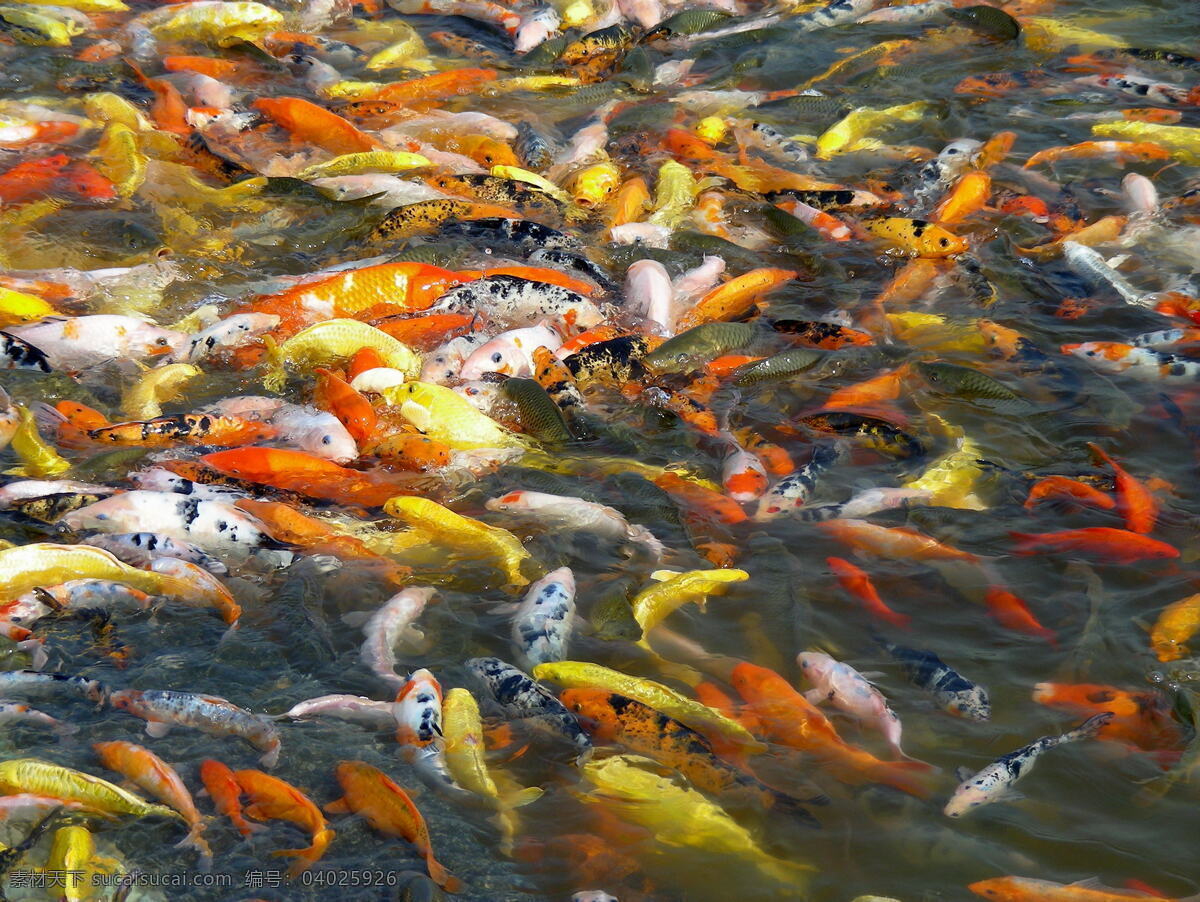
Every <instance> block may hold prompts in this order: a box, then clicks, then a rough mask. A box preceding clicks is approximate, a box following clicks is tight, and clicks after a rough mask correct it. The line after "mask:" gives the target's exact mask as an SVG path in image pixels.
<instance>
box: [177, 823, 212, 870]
mask: <svg viewBox="0 0 1200 902" xmlns="http://www.w3.org/2000/svg"><path fill="white" fill-rule="evenodd" d="M175 848H177V849H195V850H196V854H197V855H199V856H200V860H199V861H198V862H197V865H196V866H197V868H198V869H199V870H200V871H201V872H203V873H206V874H207V873H208V872H209V871H210V870H212V861H213V853H212V848H211V847H210V846H209V845H208V841H207V840H205V838H204V827H203V825H202V824H196V825H195V826H193V827H192V828H191V829H190V830H189V831H188V835H187V836H185V837H184V838H183V839H181V840H180V841H179V842H177V843H175Z"/></svg>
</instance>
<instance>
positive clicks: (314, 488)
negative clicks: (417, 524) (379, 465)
mask: <svg viewBox="0 0 1200 902" xmlns="http://www.w3.org/2000/svg"><path fill="white" fill-rule="evenodd" d="M200 462H201V463H202V464H204V465H205V466H206V467H209V468H211V469H213V470H216V471H217V472H218V473H222V474H224V475H226V476H233V477H236V478H237V479H242V480H245V481H247V482H254V483H259V484H261V485H270V486H274V487H276V488H280V489H285V490H287V491H292V492H298V493H300V494H303V495H307V496H308V497H310V498H324V499H326V500H329V501H339V502H341V503H343V504H361V505H363V506H365V507H379V506H381V505H382V504H383V503H384V502H385V501H387V500H388V499H389V498H392V497H394V496H396V495H402V494H409V493H410V492H409V490H408V489H406V488H405V484H404V481H403V480H402V479H400V478H397V477H393V476H391V475H390V474H387V473H380V472H369V471H360V470H350V469H347V468H346V467H341V466H338V465H337V464H335V463H333V462H331V461H327V460H324V459H322V458H319V457H314V456H313V455H311V454H305V453H304V452H303V451H292V450H289V449H286V448H260V447H249V448H236V449H231V450H229V451H214V452H213V453H211V454H205V455H204V456H203V457H201V458H200Z"/></svg>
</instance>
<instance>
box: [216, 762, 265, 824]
mask: <svg viewBox="0 0 1200 902" xmlns="http://www.w3.org/2000/svg"><path fill="white" fill-rule="evenodd" d="M200 782H202V783H203V784H204V791H205V792H207V793H208V794H209V796H210V797H211V798H212V800H213V804H214V805H215V806H216V808H217V811H218V812H219V813H220V814H223V815H225V816H226V817H227V818H229V820H230V822H231V823H232V824H233V826H234V827H235V828H237V831H238V833H240V834H242V836H249V835H250V834H251V833H259V832H261V831H263V830H265V829H266V827H264V826H263V825H262V824H252V823H250V822H249V821H247V820H246V819H245V817H243V816H242V802H241V794H242V788H241V787H240V786H239V785H238V782H237V780H235V779H234V776H233V771H232V770H230V769H229V768H228V767H226V766H225V765H224V764H222V763H221V762H220V761H217V760H215V759H213V758H206V759H205V760H204V761H202V762H200Z"/></svg>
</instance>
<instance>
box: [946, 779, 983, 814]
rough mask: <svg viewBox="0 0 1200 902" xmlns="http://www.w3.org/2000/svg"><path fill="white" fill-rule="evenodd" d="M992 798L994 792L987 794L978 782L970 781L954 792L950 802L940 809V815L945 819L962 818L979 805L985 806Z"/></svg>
mask: <svg viewBox="0 0 1200 902" xmlns="http://www.w3.org/2000/svg"><path fill="white" fill-rule="evenodd" d="M994 797H995V793H994V792H991V793H990V792H988V790H987V788H986V787H985V786H982V785H980V784H979V781H977V780H975V779H972V780H971V781H969V782H967V783H963V784H962V785H961V786H959V787H958V789H956V790H954V795H952V796H951V797H950V801H949V802H947V803H946V807H945V808H943V809H942V814H944V815H946V817H962V816H963V815H964V814H966V813H967V812H968V811H971V810H972V809H975V808H978V807H980V806H981V805H986V804H987V803H988V802H990V801H992V800H993V799H994Z"/></svg>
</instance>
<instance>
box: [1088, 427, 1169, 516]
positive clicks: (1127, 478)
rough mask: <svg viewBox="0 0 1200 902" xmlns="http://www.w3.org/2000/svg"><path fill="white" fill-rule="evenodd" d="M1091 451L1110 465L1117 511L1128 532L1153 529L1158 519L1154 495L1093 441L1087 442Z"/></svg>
mask: <svg viewBox="0 0 1200 902" xmlns="http://www.w3.org/2000/svg"><path fill="white" fill-rule="evenodd" d="M1088 448H1090V449H1091V451H1092V453H1093V454H1095V455H1096V456H1097V457H1099V458H1100V459H1101V460H1103V461H1104V462H1105V463H1106V464H1108V465H1109V466H1110V467H1112V471H1113V475H1114V476H1115V477H1116V484H1117V513H1119V514H1120V515H1121V516H1122V517H1123V518H1124V519H1125V526H1126V528H1128V529H1129V531H1130V532H1137V533H1141V534H1142V535H1146V534H1148V533H1150V532H1152V531H1153V530H1154V521H1155V520H1157V519H1158V502H1157V501H1155V500H1154V495H1153V494H1152V493H1151V491H1150V490H1149V489H1148V488H1146V487H1145V486H1144V485H1143V484H1142V483H1141V482H1139V481H1138V480H1137V479H1136V478H1134V477H1133V476H1131V475H1130V474H1129V471H1128V470H1126V469H1125V468H1124V467H1122V466H1121V465H1120V464H1118V463H1117V462H1116V461H1115V460H1113V459H1112V458H1111V457H1109V455H1108V452H1107V451H1105V450H1104V449H1103V448H1101V447H1100V446H1099V445H1097V444H1095V443H1094V442H1088Z"/></svg>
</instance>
